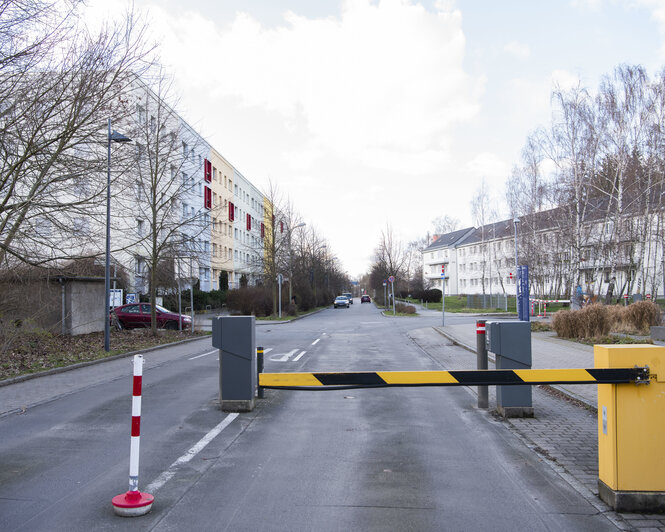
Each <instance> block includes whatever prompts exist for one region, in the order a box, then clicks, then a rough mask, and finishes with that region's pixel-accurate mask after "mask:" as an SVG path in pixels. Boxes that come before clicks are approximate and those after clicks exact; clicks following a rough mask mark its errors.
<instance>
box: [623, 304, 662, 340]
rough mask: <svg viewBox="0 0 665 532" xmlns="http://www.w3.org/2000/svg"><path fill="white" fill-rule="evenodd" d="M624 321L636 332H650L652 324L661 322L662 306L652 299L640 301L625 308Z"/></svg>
mask: <svg viewBox="0 0 665 532" xmlns="http://www.w3.org/2000/svg"><path fill="white" fill-rule="evenodd" d="M623 314H624V321H625V322H627V323H629V324H630V325H631V326H632V327H633V328H634V329H635V331H636V332H642V333H644V334H649V327H650V326H651V325H658V324H660V307H659V306H658V305H656V304H655V303H653V302H652V301H639V302H638V303H633V304H632V305H628V306H627V307H624V308H623Z"/></svg>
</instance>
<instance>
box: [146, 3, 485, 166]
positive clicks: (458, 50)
mask: <svg viewBox="0 0 665 532" xmlns="http://www.w3.org/2000/svg"><path fill="white" fill-rule="evenodd" d="M152 12H153V16H154V18H156V19H159V26H160V27H161V28H163V35H164V36H163V38H162V39H163V40H162V45H163V48H164V54H163V55H164V56H165V57H169V59H170V61H171V62H172V63H173V65H172V66H173V68H174V69H175V70H177V71H178V77H179V79H180V80H181V83H184V85H183V86H182V90H183V92H187V91H188V90H204V89H205V90H208V91H210V92H211V93H212V94H213V95H215V96H217V97H219V98H224V97H232V98H235V99H237V100H238V101H239V102H241V103H242V105H244V106H246V107H255V106H256V107H261V108H263V109H266V110H268V111H270V112H274V113H278V114H279V115H281V116H282V117H283V119H284V120H285V121H286V123H287V124H289V125H290V126H291V127H293V126H294V124H299V125H300V127H303V128H304V129H305V130H306V132H307V134H308V137H309V140H308V145H309V150H310V151H311V153H314V154H316V153H320V154H324V153H328V154H331V153H332V154H334V155H337V156H344V157H345V158H349V157H351V158H354V159H356V160H358V161H359V162H360V163H362V164H364V165H369V166H372V167H376V168H384V167H386V166H389V167H391V168H394V169H401V170H405V169H407V168H409V169H413V170H414V171H418V172H426V171H428V170H432V169H433V168H436V167H438V166H439V165H440V164H441V163H442V161H443V160H444V159H445V157H446V156H445V154H444V153H443V152H444V150H445V149H446V148H447V146H448V140H449V138H450V136H451V135H452V131H453V128H454V127H455V125H456V124H457V123H459V122H464V121H467V120H469V119H470V118H472V117H473V116H475V115H476V114H477V113H478V112H479V104H478V98H479V96H480V94H481V92H482V90H483V84H482V81H481V80H479V79H474V78H472V77H470V76H469V75H468V74H467V73H466V72H465V70H464V68H463V59H464V46H465V39H464V35H463V33H462V30H461V16H460V14H459V12H458V11H455V10H449V9H440V10H438V11H436V12H430V11H427V10H426V9H425V8H424V7H422V6H421V5H419V4H415V5H412V4H411V3H410V2H407V1H400V0H382V1H380V2H378V3H373V2H370V1H368V0H354V1H348V2H346V3H345V4H344V7H343V9H342V13H341V16H340V17H339V18H333V17H329V18H323V19H308V18H305V17H302V16H298V15H296V14H294V13H286V14H285V16H284V24H283V25H282V26H280V27H277V28H266V27H264V26H262V25H261V24H260V23H259V22H258V21H257V20H256V19H254V18H252V17H251V16H250V15H247V14H242V13H239V14H237V15H236V17H235V19H234V20H233V22H232V23H231V24H230V25H229V26H226V27H219V26H214V25H213V23H212V22H210V21H209V20H206V19H204V18H203V17H201V16H200V15H197V14H194V13H187V12H184V13H183V12H181V13H179V14H178V17H177V19H176V18H175V17H173V16H172V15H171V14H170V13H167V12H165V11H163V10H161V9H160V8H158V7H153V8H152ZM202 51H205V52H206V53H201V52H202ZM182 80H184V81H182ZM210 112H215V111H214V110H212V109H211V111H210ZM299 149H300V148H299ZM399 155H401V156H403V157H401V158H400V157H399Z"/></svg>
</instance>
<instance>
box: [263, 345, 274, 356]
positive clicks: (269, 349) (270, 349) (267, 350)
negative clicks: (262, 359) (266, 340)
mask: <svg viewBox="0 0 665 532" xmlns="http://www.w3.org/2000/svg"><path fill="white" fill-rule="evenodd" d="M270 351H272V347H269V348H267V349H264V350H263V354H264V355H265V354H266V353H270Z"/></svg>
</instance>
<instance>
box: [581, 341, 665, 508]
mask: <svg viewBox="0 0 665 532" xmlns="http://www.w3.org/2000/svg"><path fill="white" fill-rule="evenodd" d="M594 364H595V367H596V368H621V367H623V368H630V367H634V366H638V367H645V366H648V367H649V370H650V373H651V375H650V379H649V380H650V383H649V384H599V385H598V492H599V495H600V498H601V499H602V500H604V501H605V502H606V503H607V504H609V505H610V506H612V508H614V509H615V510H617V511H620V512H656V511H663V510H665V347H661V346H653V345H596V346H594Z"/></svg>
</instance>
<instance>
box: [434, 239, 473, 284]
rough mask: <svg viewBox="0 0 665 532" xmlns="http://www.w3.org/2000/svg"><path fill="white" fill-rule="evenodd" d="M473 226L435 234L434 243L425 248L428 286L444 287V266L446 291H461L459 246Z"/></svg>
mask: <svg viewBox="0 0 665 532" xmlns="http://www.w3.org/2000/svg"><path fill="white" fill-rule="evenodd" d="M473 231H474V228H473V227H467V228H466V229H460V230H458V231H453V232H452V233H447V234H443V235H434V236H433V237H432V243H431V244H430V245H429V246H427V247H426V248H425V249H424V250H423V277H424V279H423V280H424V282H425V285H426V286H430V287H432V288H438V289H439V290H441V289H442V286H443V285H442V283H443V279H442V277H441V272H442V268H443V271H445V275H446V280H445V283H446V286H445V293H446V294H447V295H458V294H460V293H462V292H460V282H459V268H458V258H457V255H458V254H457V246H458V245H459V244H460V243H461V242H463V241H464V239H465V238H467V237H468V236H469V235H470V234H471V233H472V232H473Z"/></svg>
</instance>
